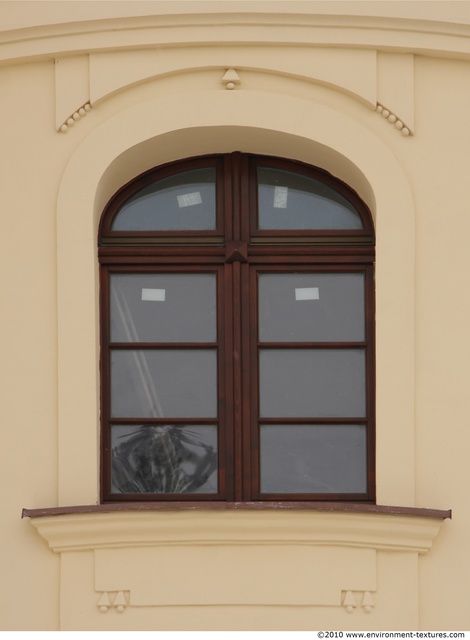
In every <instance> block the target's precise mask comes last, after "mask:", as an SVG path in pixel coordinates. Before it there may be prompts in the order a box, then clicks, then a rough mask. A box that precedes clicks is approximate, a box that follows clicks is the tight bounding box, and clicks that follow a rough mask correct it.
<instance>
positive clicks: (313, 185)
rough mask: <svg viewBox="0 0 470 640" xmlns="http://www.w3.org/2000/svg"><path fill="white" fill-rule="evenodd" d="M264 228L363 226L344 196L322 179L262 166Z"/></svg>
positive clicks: (260, 197) (260, 207)
mask: <svg viewBox="0 0 470 640" xmlns="http://www.w3.org/2000/svg"><path fill="white" fill-rule="evenodd" d="M258 224H259V228H260V229H291V230H295V229H312V230H313V229H362V228H363V225H362V221H361V217H360V215H359V214H358V212H357V211H356V209H355V208H354V207H353V205H352V204H350V203H349V202H348V201H347V200H346V199H345V198H343V196H341V195H340V194H339V193H337V192H336V191H334V189H331V188H330V187H328V186H326V185H325V184H323V183H322V182H320V181H318V180H312V178H307V177H305V176H301V175H299V174H297V173H292V172H291V171H281V170H279V169H267V168H259V169H258Z"/></svg>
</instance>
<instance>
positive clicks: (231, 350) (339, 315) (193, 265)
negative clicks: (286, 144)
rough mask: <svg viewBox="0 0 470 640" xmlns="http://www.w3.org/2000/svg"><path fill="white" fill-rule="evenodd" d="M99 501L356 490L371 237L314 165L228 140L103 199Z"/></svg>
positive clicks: (366, 485) (358, 494) (366, 478)
mask: <svg viewBox="0 0 470 640" xmlns="http://www.w3.org/2000/svg"><path fill="white" fill-rule="evenodd" d="M99 244H100V247H99V258H100V264H101V340H102V351H101V375H102V410H101V413H102V416H101V419H102V445H101V451H102V464H101V476H102V500H103V501H123V500H137V501H142V500H154V501H155V500H159V501H160V500H163V501H188V500H192V501H197V502H199V503H204V504H208V503H209V502H213V501H229V502H252V501H296V502H303V501H318V500H341V501H346V500H349V501H369V502H371V501H373V500H374V487H375V473H374V450H375V444H374V419H375V407H374V386H375V385H374V276H373V261H374V232H373V224H372V220H371V216H370V212H369V210H368V209H367V207H366V205H365V204H364V203H363V202H362V201H361V200H360V199H359V198H358V196H357V195H356V194H355V193H354V192H353V191H352V190H351V189H350V188H349V187H347V186H346V185H345V184H344V183H342V182H340V181H339V180H336V179H335V178H333V177H332V176H331V175H330V174H328V173H326V172H324V171H322V170H320V169H317V168H313V167H310V166H307V165H304V164H301V163H296V162H291V161H287V160H282V159H277V158H268V157H259V156H249V155H245V154H241V153H238V152H237V153H232V154H228V155H225V156H216V157H203V158H196V159H191V160H186V161H184V162H179V163H175V164H171V165H166V166H164V167H160V168H156V169H152V170H151V171H148V172H146V173H145V174H143V175H141V176H140V177H138V178H137V179H135V180H134V181H132V182H131V183H129V184H127V185H126V186H124V187H123V188H122V189H121V190H120V191H119V192H118V193H117V194H115V196H114V197H113V198H112V199H111V201H110V202H109V203H108V205H107V207H106V209H105V211H104V213H103V217H102V221H101V227H100V236H99Z"/></svg>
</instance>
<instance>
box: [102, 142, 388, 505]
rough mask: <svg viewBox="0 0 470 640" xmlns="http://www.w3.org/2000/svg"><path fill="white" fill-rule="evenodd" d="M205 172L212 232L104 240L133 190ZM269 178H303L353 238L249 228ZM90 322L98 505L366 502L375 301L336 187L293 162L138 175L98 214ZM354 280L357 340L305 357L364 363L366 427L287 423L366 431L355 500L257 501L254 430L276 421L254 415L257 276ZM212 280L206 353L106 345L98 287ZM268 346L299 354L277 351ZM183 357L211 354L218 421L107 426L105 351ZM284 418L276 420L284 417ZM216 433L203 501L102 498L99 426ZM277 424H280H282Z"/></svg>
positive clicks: (106, 485)
mask: <svg viewBox="0 0 470 640" xmlns="http://www.w3.org/2000/svg"><path fill="white" fill-rule="evenodd" d="M206 167H212V168H214V170H215V175H216V182H215V190H216V196H215V197H216V225H215V229H213V230H210V231H185V230H182V231H178V232H175V231H150V232H148V231H132V232H124V231H113V229H112V223H113V220H114V218H115V216H116V215H117V214H118V212H119V210H120V208H121V207H122V205H123V204H124V203H125V202H126V201H127V200H128V199H129V198H131V197H132V196H133V195H134V194H135V193H136V192H137V191H139V189H142V188H144V187H145V186H147V185H150V184H151V183H153V182H155V181H158V180H160V179H164V178H166V177H170V176H174V175H175V174H177V173H180V172H184V171H190V170H191V169H197V168H206ZM258 167H263V168H272V169H280V170H285V171H290V172H294V173H297V174H300V175H302V176H305V177H308V178H313V179H314V180H317V181H319V182H322V183H323V184H325V185H327V186H328V187H330V188H333V189H334V190H335V191H336V192H337V193H338V194H340V195H341V196H342V197H343V198H345V199H346V200H347V201H348V202H349V203H350V204H351V205H353V207H354V208H355V210H356V211H357V213H358V214H359V215H360V217H361V220H362V225H363V229H362V230H356V229H354V230H344V229H333V230H330V229H328V230H322V229H320V230H282V231H281V230H259V229H258V228H257V219H258V218H257V179H256V175H257V168H258ZM98 254H99V262H100V286H101V289H100V313H101V501H102V502H122V501H139V502H148V501H158V502H167V503H168V505H170V503H177V502H180V503H184V504H187V503H188V501H190V502H191V503H194V506H198V505H201V506H210V505H211V504H213V503H215V502H219V503H220V502H229V503H243V502H245V503H249V502H266V503H268V502H270V503H271V502H286V503H290V504H292V503H295V502H298V503H299V504H300V503H301V502H302V503H304V502H322V503H324V502H325V501H326V502H328V501H341V502H362V503H364V502H366V503H367V502H368V503H374V502H375V300H374V257H375V249H374V228H373V222H372V217H371V214H370V211H369V209H368V208H367V206H366V205H365V203H364V202H363V201H362V200H361V199H360V198H359V196H358V195H357V194H356V193H355V192H354V191H353V190H352V189H351V188H350V187H348V186H347V185H346V184H344V183H343V182H341V181H340V180H338V179H336V178H334V177H333V176H332V175H330V174H329V173H327V172H325V171H323V170H321V169H318V168H316V167H311V166H309V165H305V164H303V163H299V162H295V161H291V160H284V159H280V158H271V157H263V156H254V155H248V154H242V153H239V152H235V153H231V154H226V155H219V156H205V157H199V158H192V159H187V160H184V161H182V162H176V163H171V164H168V165H165V166H163V167H157V168H155V169H152V170H150V171H147V172H145V173H144V174H142V175H141V176H139V177H137V178H136V179H135V180H133V181H131V182H130V183H128V184H127V185H125V186H124V187H123V188H122V189H120V190H119V191H118V192H117V193H116V194H115V195H114V196H113V198H111V200H110V202H109V203H108V205H107V206H106V208H105V210H104V212H103V216H102V219H101V224H100V229H99V251H98ZM276 272H282V273H288V272H292V273H294V272H296V273H298V272H305V273H331V272H341V273H362V274H364V278H365V340H364V342H361V343H352V344H348V343H323V342H322V343H318V344H316V343H315V344H309V345H307V346H308V348H310V349H316V348H322V349H335V348H338V347H342V348H345V349H348V348H361V349H363V350H364V352H365V362H366V408H367V410H366V417H365V418H360V419H359V418H351V419H336V418H335V419H331V418H330V419H328V418H321V419H312V418H308V419H304V418H303V419H297V420H292V419H289V422H295V423H296V424H312V423H319V424H326V423H336V424H345V423H348V424H349V423H352V424H355V423H360V424H361V425H362V424H366V428H367V454H366V458H367V472H366V474H367V491H366V493H317V494H305V493H297V494H293V493H262V492H261V491H260V480H259V424H260V422H262V423H276V422H278V423H279V422H282V421H281V420H276V419H260V418H259V416H258V395H259V394H258V378H257V375H258V364H257V363H258V351H259V350H260V349H261V348H262V347H263V345H261V344H260V342H259V340H258V331H257V322H258V315H257V314H258V311H257V273H276ZM124 273H130V274H132V273H133V274H149V273H215V274H216V276H217V293H218V296H217V300H218V302H217V307H218V313H217V318H218V320H217V342H216V343H210V344H209V343H198V344H196V345H194V344H186V343H178V344H176V345H175V344H173V343H170V344H169V343H166V344H159V343H152V344H148V343H139V342H132V343H129V344H114V343H112V342H111V336H110V302H109V296H110V292H109V278H110V276H111V275H112V274H124ZM271 346H272V347H273V348H277V349H282V348H303V347H305V346H306V345H302V344H295V343H292V342H286V343H284V342H279V343H276V345H274V346H273V345H271ZM131 348H134V349H139V348H141V349H144V348H145V349H159V348H162V349H168V348H176V349H186V348H197V349H200V348H207V349H209V348H210V349H215V350H216V351H217V366H218V382H217V385H218V412H217V418H211V419H206V418H204V419H202V418H201V419H196V420H192V419H183V418H180V419H173V418H171V419H168V418H167V419H163V418H161V419H154V418H151V419H150V418H149V419H142V418H138V419H137V418H135V419H133V420H132V419H117V420H116V419H115V418H113V419H112V418H111V412H110V356H109V354H110V351H111V349H117V350H125V349H131ZM286 418H287V417H286ZM169 420H171V422H173V423H175V424H188V423H190V424H196V423H199V424H204V425H206V424H216V425H217V429H218V492H217V493H213V494H197V493H177V494H175V493H168V494H161V493H159V494H147V493H134V494H122V493H112V492H111V480H110V478H111V454H110V431H111V426H110V425H111V423H112V424H117V423H123V424H124V423H125V424H131V423H132V424H139V425H141V424H145V423H146V424H156V423H168V421H169ZM285 421H286V420H284V422H285Z"/></svg>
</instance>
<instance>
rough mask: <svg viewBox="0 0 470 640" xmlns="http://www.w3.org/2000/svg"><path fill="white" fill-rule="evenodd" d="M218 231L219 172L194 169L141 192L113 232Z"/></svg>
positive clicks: (124, 209)
mask: <svg viewBox="0 0 470 640" xmlns="http://www.w3.org/2000/svg"><path fill="white" fill-rule="evenodd" d="M215 228H216V213H215V169H214V168H213V167H207V168H204V169H193V170H192V171H185V172H184V173H178V174H177V175H175V176H171V177H170V178H164V179H162V180H158V181H157V182H152V183H151V184H150V185H148V186H146V187H144V188H143V189H140V190H139V191H137V193H135V194H134V195H133V196H132V197H131V198H130V199H129V200H127V202H125V203H124V205H123V206H122V207H121V209H120V211H119V213H118V214H117V215H116V216H115V218H114V220H113V224H112V227H111V231H196V230H212V229H215Z"/></svg>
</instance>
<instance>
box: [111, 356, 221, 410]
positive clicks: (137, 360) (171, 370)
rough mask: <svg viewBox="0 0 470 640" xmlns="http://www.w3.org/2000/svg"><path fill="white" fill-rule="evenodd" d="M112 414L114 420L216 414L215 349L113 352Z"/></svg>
mask: <svg viewBox="0 0 470 640" xmlns="http://www.w3.org/2000/svg"><path fill="white" fill-rule="evenodd" d="M111 414H112V416H113V417H115V418H126V417H128V418H131V417H132V418H162V417H165V416H171V417H173V418H189V417H192V418H215V417H216V416H217V355H216V351H215V349H204V350H203V349H201V350H199V349H197V350H196V349H181V350H176V349H164V350H163V349H157V350H150V349H143V350H135V351H134V350H132V351H131V350H127V349H126V350H113V351H112V352H111Z"/></svg>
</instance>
